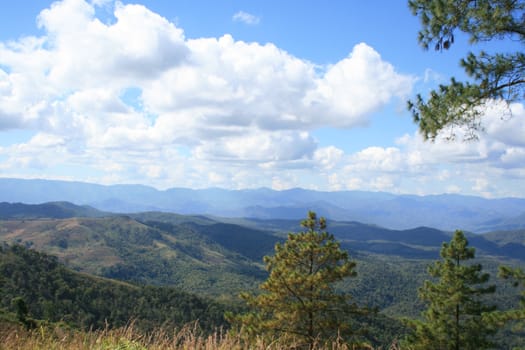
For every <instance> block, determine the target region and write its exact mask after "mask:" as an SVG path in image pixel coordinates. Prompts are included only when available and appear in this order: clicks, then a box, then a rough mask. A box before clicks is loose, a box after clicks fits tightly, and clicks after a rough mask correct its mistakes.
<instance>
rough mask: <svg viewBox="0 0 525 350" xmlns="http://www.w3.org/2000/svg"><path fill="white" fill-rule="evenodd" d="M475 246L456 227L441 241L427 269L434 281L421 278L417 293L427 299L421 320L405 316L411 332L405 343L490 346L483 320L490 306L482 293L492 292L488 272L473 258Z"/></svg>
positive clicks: (464, 349) (467, 349) (446, 349)
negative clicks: (437, 257) (438, 257)
mask: <svg viewBox="0 0 525 350" xmlns="http://www.w3.org/2000/svg"><path fill="white" fill-rule="evenodd" d="M474 255H475V249H474V248H471V247H468V241H467V239H466V238H465V235H464V234H463V232H462V231H456V232H455V234H454V236H453V238H452V240H451V241H450V243H443V246H442V248H441V258H442V259H441V260H439V261H436V262H435V263H434V264H433V265H431V266H430V267H429V269H428V272H429V274H430V275H431V276H432V277H434V278H436V279H437V280H435V281H428V280H427V281H425V282H424V284H423V286H422V287H421V288H420V289H419V297H420V299H422V300H423V301H425V302H427V303H428V304H429V305H428V309H427V310H426V311H425V312H424V313H423V315H422V316H423V320H409V321H407V323H408V326H409V327H411V328H412V330H413V332H412V334H411V335H410V336H409V339H408V340H409V341H408V342H409V343H410V345H411V346H412V348H413V349H422V350H423V349H424V350H433V349H435V350H460V349H461V350H480V349H488V348H491V346H492V344H491V342H490V336H491V335H492V334H494V333H495V329H494V328H493V327H492V326H491V325H490V324H488V323H485V322H483V318H482V316H483V314H484V313H489V312H492V311H493V310H494V307H493V306H489V305H486V304H485V303H484V302H483V296H484V295H488V294H491V293H494V292H495V287H494V286H493V285H487V282H488V280H489V275H488V274H486V273H482V266H481V265H479V264H466V261H468V260H471V259H474Z"/></svg>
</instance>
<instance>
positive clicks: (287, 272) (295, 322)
mask: <svg viewBox="0 0 525 350" xmlns="http://www.w3.org/2000/svg"><path fill="white" fill-rule="evenodd" d="M301 225H302V226H303V227H304V228H305V229H306V231H304V232H300V233H290V234H289V235H288V240H287V241H286V242H285V243H284V244H279V243H278V244H276V246H275V255H274V256H266V257H265V258H264V262H265V263H266V268H267V269H268V271H269V277H268V279H267V280H266V281H265V282H264V283H262V284H261V286H260V289H261V290H262V293H261V294H259V295H251V294H246V293H245V294H242V295H241V296H242V297H243V299H245V300H246V302H247V304H248V305H249V306H250V307H251V308H253V309H254V312H252V313H249V314H245V315H242V316H239V317H237V321H238V322H239V323H241V324H242V326H243V327H244V330H245V331H248V332H251V333H252V334H258V335H260V334H264V335H269V336H273V337H279V338H280V341H281V342H282V343H283V342H284V343H286V342H294V343H295V344H302V346H304V347H306V348H312V347H313V346H314V344H319V343H323V342H326V341H329V340H335V339H336V338H337V337H343V338H347V339H349V338H351V336H352V335H355V332H354V331H355V330H354V329H352V327H351V324H350V317H349V316H350V315H352V314H366V313H367V310H365V309H362V308H359V307H358V306H356V305H355V304H353V303H351V302H350V301H351V296H350V295H349V294H346V293H342V292H338V291H337V290H336V288H335V284H336V283H337V282H339V281H341V280H343V279H345V278H347V277H354V276H356V272H355V270H354V268H355V266H356V263H355V262H353V261H351V260H350V259H349V256H348V253H347V252H345V251H343V250H342V249H341V247H340V245H339V243H338V242H337V241H336V240H335V238H334V236H333V235H331V234H329V233H328V232H326V231H325V229H326V220H325V219H324V218H322V217H321V218H320V219H319V220H318V219H317V217H316V214H315V213H313V212H309V213H308V218H307V219H306V220H303V221H302V223H301Z"/></svg>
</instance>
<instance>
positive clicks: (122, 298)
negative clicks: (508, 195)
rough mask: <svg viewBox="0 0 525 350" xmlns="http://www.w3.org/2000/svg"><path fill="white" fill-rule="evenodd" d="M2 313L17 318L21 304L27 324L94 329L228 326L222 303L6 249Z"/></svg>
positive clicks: (0, 261)
mask: <svg viewBox="0 0 525 350" xmlns="http://www.w3.org/2000/svg"><path fill="white" fill-rule="evenodd" d="M0 290H1V293H0V313H6V312H8V313H9V312H10V313H16V312H17V310H16V305H14V303H13V301H14V300H17V299H18V300H21V301H22V303H23V304H24V305H25V306H26V307H27V313H26V314H25V315H21V316H22V317H23V318H25V319H26V320H31V319H33V320H47V321H51V322H58V321H64V322H67V323H68V324H70V325H72V326H75V327H81V328H86V329H89V328H91V327H94V328H104V327H105V326H106V324H110V325H111V326H112V327H119V326H124V325H126V324H127V323H129V322H130V321H132V320H134V321H135V325H136V326H137V327H139V328H140V329H143V330H148V329H153V328H158V327H160V326H161V325H165V326H179V327H180V326H183V325H185V324H187V323H189V322H193V321H196V320H199V324H200V326H201V327H202V328H203V329H206V330H213V329H214V328H215V327H219V326H223V325H224V324H225V322H224V319H223V314H224V311H225V310H227V309H231V306H227V307H226V306H225V305H223V304H220V303H218V302H216V301H212V300H210V299H205V298H202V297H197V296H194V295H191V294H188V293H184V292H181V291H179V290H177V289H174V288H168V287H151V286H149V287H144V286H136V285H133V284H129V283H124V282H118V281H114V280H109V279H104V278H99V277H94V276H89V275H86V274H81V273H78V272H75V271H72V270H70V269H67V268H66V267H64V266H63V265H62V264H60V263H59V262H58V260H57V258H56V257H53V256H49V255H46V254H43V253H39V252H36V251H34V250H29V249H26V248H24V247H22V246H19V245H13V246H7V245H3V246H0Z"/></svg>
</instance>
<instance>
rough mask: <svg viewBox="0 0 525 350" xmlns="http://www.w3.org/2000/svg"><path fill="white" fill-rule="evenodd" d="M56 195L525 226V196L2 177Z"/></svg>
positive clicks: (139, 204)
mask: <svg viewBox="0 0 525 350" xmlns="http://www.w3.org/2000/svg"><path fill="white" fill-rule="evenodd" d="M56 201H67V202H72V203H75V204H77V205H81V206H82V205H88V206H90V207H93V208H96V209H98V210H102V211H109V212H115V213H137V212H144V211H160V212H172V213H178V214H185V215H208V216H220V217H237V218H242V217H246V218H253V219H295V220H297V219H300V218H302V217H304V215H305V213H306V212H307V211H308V210H313V211H315V212H317V213H318V215H320V216H325V217H326V218H329V219H332V220H337V221H358V222H363V223H367V224H375V225H379V226H382V227H388V228H391V229H410V228H415V227H419V226H427V227H435V228H437V229H440V230H448V231H452V230H455V229H462V230H467V231H471V232H476V233H482V232H489V231H496V230H516V229H523V228H525V199H523V198H498V199H487V198H481V197H474V196H464V195H457V194H442V195H429V196H416V195H397V194H391V193H384V192H364V191H334V192H323V191H313V190H305V189H290V190H284V191H275V190H271V189H267V188H261V189H247V190H226V189H218V188H211V189H185V188H171V189H167V190H157V189H155V188H153V187H148V186H142V185H112V186H104V185H97V184H90V183H83V182H68V181H56V180H25V179H9V178H1V179H0V202H10V203H16V202H21V203H27V204H39V203H45V202H56Z"/></svg>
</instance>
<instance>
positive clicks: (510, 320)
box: [485, 266, 525, 349]
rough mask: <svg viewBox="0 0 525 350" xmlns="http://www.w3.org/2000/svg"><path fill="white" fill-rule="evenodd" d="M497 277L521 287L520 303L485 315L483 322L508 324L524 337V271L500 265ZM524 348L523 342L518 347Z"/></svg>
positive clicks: (513, 330)
mask: <svg viewBox="0 0 525 350" xmlns="http://www.w3.org/2000/svg"><path fill="white" fill-rule="evenodd" d="M499 277H501V278H504V279H508V280H510V281H512V284H513V285H514V287H521V288H522V291H521V298H520V305H519V307H518V308H515V309H511V310H505V311H498V312H492V313H490V314H488V315H486V317H485V322H487V323H494V324H496V325H497V326H499V327H503V326H504V325H506V324H510V326H511V327H510V329H511V331H512V332H515V333H516V334H517V335H519V336H521V337H522V338H523V337H525V272H524V271H523V270H522V269H519V268H510V267H507V266H501V267H500V269H499ZM517 349H525V344H522V346H521V347H520V348H517Z"/></svg>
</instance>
